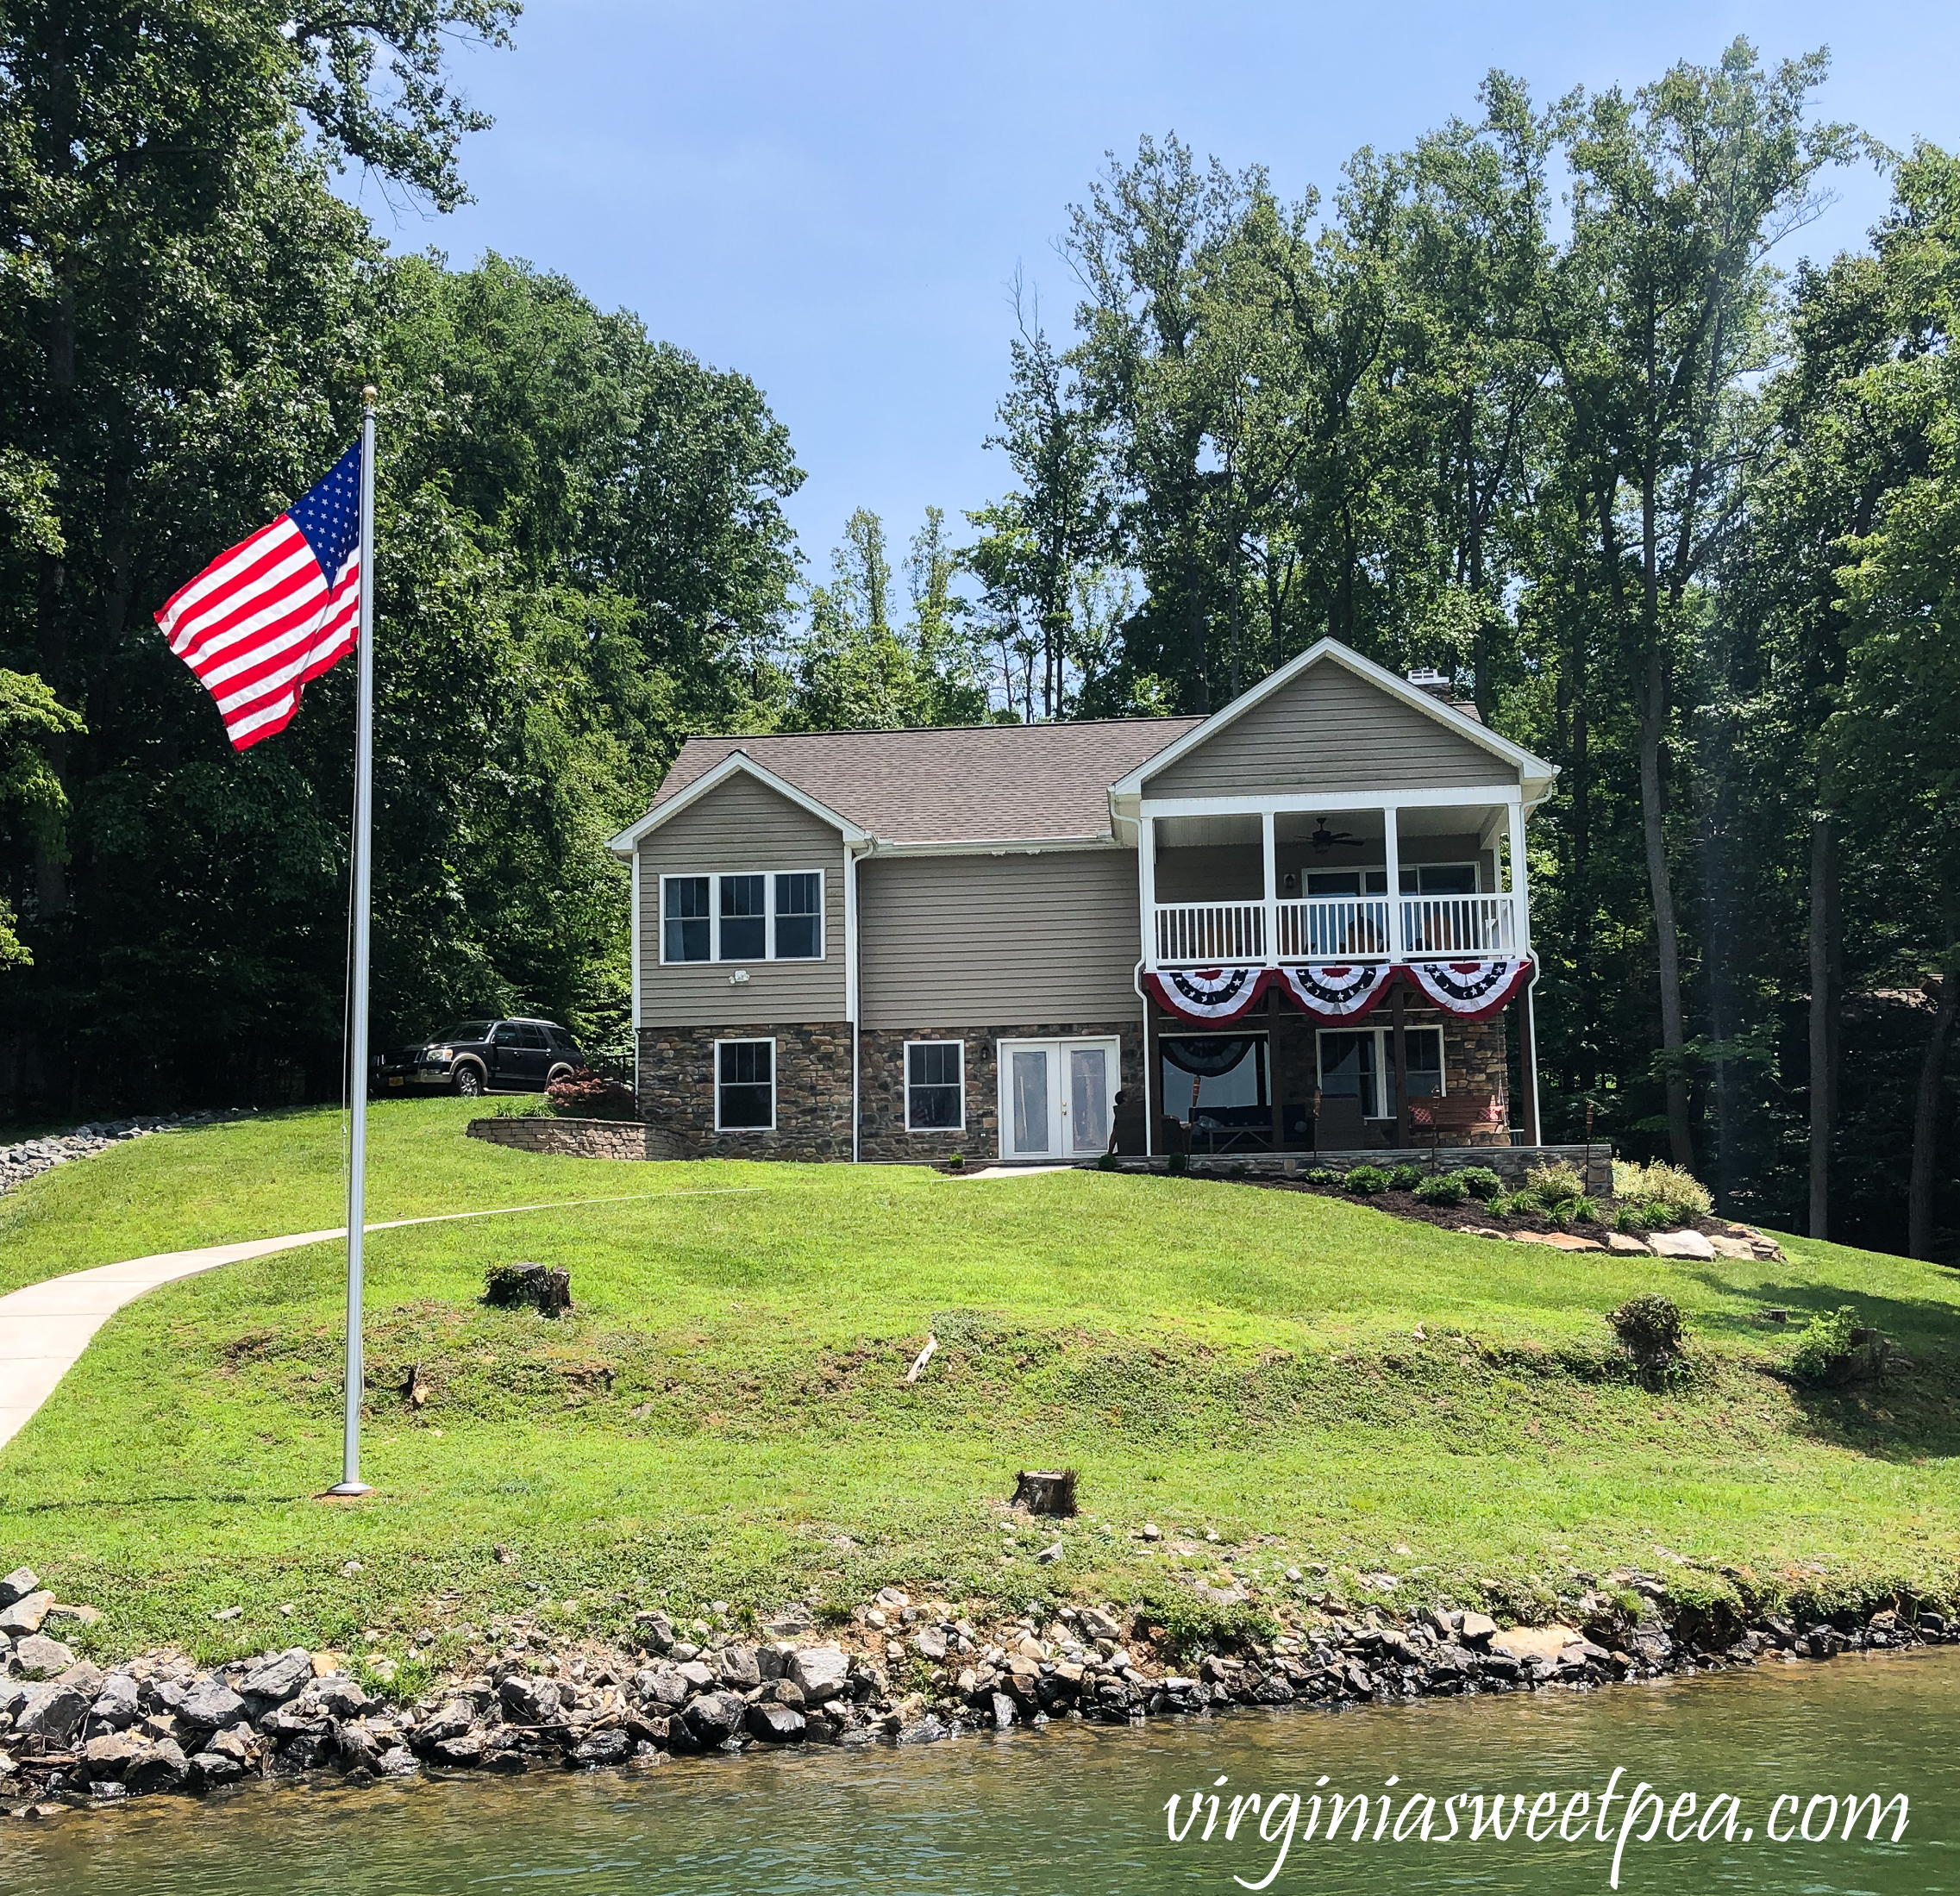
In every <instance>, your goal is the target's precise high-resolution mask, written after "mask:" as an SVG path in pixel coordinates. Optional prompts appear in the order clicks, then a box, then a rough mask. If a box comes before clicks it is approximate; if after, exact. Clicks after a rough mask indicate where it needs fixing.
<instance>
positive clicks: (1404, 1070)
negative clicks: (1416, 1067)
mask: <svg viewBox="0 0 1960 1896" xmlns="http://www.w3.org/2000/svg"><path fill="white" fill-rule="evenodd" d="M1406 992H1407V991H1406V988H1405V987H1404V986H1403V984H1402V983H1401V982H1400V981H1397V982H1396V983H1395V990H1394V992H1393V994H1392V995H1391V996H1390V997H1389V1001H1388V1023H1389V1025H1388V1039H1389V1043H1390V1046H1391V1047H1392V1048H1393V1056H1394V1057H1393V1067H1394V1073H1395V1144H1396V1146H1397V1148H1399V1149H1400V1150H1401V1151H1404V1152H1406V1151H1407V1150H1408V1147H1409V1036H1408V1031H1407V1029H1406V1026H1405V1025H1404V1022H1403V999H1404V996H1405V994H1406Z"/></svg>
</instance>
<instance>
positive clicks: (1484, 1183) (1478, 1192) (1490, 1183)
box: [1450, 1165, 1504, 1204]
mask: <svg viewBox="0 0 1960 1896" xmlns="http://www.w3.org/2000/svg"><path fill="white" fill-rule="evenodd" d="M1450 1176H1451V1177H1452V1178H1455V1179H1458V1180H1462V1186H1463V1189H1464V1190H1465V1191H1466V1192H1468V1193H1469V1194H1470V1196H1471V1197H1472V1198H1481V1199H1483V1200H1484V1202H1485V1203H1486V1204H1488V1203H1489V1202H1490V1201H1491V1200H1492V1199H1493V1198H1499V1197H1501V1196H1502V1194H1503V1192H1504V1180H1502V1179H1500V1177H1499V1176H1498V1175H1497V1173H1494V1172H1493V1171H1492V1170H1491V1168H1490V1167H1488V1166H1487V1165H1467V1166H1465V1167H1462V1170H1461V1171H1458V1172H1454V1173H1451V1174H1450Z"/></svg>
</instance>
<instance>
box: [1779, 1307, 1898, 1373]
mask: <svg viewBox="0 0 1960 1896" xmlns="http://www.w3.org/2000/svg"><path fill="white" fill-rule="evenodd" d="M1903 1361H1904V1360H1903V1358H1894V1355H1893V1348H1892V1345H1891V1344H1890V1343H1888V1342H1886V1340H1885V1339H1884V1338H1883V1337H1882V1336H1880V1335H1879V1334H1878V1332H1877V1331H1876V1330H1866V1329H1864V1328H1863V1326H1861V1325H1860V1323H1859V1322H1858V1313H1857V1311H1856V1310H1854V1309H1853V1308H1852V1307H1851V1305H1849V1304H1840V1305H1838V1308H1837V1309H1836V1310H1834V1311H1832V1312H1831V1313H1830V1315H1829V1316H1827V1317H1812V1318H1811V1320H1810V1323H1809V1324H1808V1326H1807V1328H1806V1329H1805V1330H1804V1333H1803V1335H1802V1336H1800V1337H1799V1338H1798V1340H1797V1348H1796V1354H1795V1355H1793V1356H1792V1357H1791V1359H1790V1374H1792V1375H1793V1376H1794V1377H1795V1378H1796V1379H1797V1380H1798V1381H1799V1382H1804V1383H1812V1384H1816V1385H1820V1386H1842V1385H1843V1384H1845V1383H1852V1382H1870V1381H1875V1380H1878V1379H1880V1378H1882V1376H1883V1375H1884V1374H1885V1373H1886V1369H1887V1367H1888V1364H1891V1365H1892V1366H1894V1367H1899V1366H1901V1365H1902V1364H1903Z"/></svg>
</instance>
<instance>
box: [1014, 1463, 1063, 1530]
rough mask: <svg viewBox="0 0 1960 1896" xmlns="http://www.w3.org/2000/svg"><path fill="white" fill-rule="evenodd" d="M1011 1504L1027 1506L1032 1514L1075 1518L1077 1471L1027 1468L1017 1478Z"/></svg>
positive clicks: (1019, 1506) (1015, 1478) (1020, 1506)
mask: <svg viewBox="0 0 1960 1896" xmlns="http://www.w3.org/2000/svg"><path fill="white" fill-rule="evenodd" d="M1010 1505H1011V1506H1014V1507H1018V1508H1025V1509H1027V1511H1028V1512H1029V1513H1030V1514H1052V1515H1055V1516H1058V1517H1061V1519H1063V1520H1071V1519H1073V1518H1074V1515H1075V1512H1076V1508H1075V1471H1074V1469H1073V1468H1060V1469H1054V1470H1049V1471H1046V1472H1044V1471H1043V1470H1040V1469H1033V1468H1023V1469H1022V1470H1020V1472H1019V1473H1018V1474H1016V1475H1015V1477H1014V1499H1013V1500H1012V1502H1011V1504H1010Z"/></svg>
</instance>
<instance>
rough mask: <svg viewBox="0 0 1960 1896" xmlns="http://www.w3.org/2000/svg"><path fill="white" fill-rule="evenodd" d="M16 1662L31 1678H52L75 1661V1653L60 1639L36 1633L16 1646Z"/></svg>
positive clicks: (17, 1642)
mask: <svg viewBox="0 0 1960 1896" xmlns="http://www.w3.org/2000/svg"><path fill="white" fill-rule="evenodd" d="M14 1663H15V1665H16V1666H17V1667H18V1668H20V1669H21V1670H22V1672H24V1673H25V1674H27V1675H28V1678H30V1679H52V1678H53V1676H54V1675H55V1674H56V1673H58V1672H66V1671H67V1669H68V1668H69V1667H71V1666H72V1665H73V1664H74V1663H75V1655H74V1654H73V1653H72V1651H71V1650H70V1649H68V1648H67V1647H66V1646H64V1645H63V1644H62V1643H61V1642H60V1641H59V1639H50V1638H49V1637H48V1636H47V1634H46V1633H34V1634H31V1635H30V1636H28V1637H27V1638H26V1639H22V1640H18V1641H16V1643H15V1646H14Z"/></svg>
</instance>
